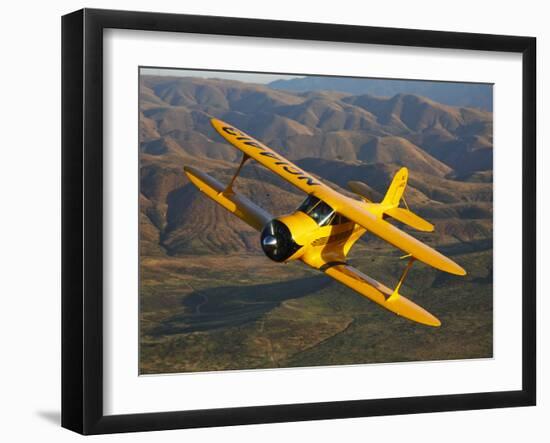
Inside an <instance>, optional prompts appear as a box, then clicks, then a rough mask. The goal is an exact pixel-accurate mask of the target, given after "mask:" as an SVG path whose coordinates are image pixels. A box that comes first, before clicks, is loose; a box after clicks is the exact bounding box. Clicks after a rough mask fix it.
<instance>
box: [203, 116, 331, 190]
mask: <svg viewBox="0 0 550 443" xmlns="http://www.w3.org/2000/svg"><path fill="white" fill-rule="evenodd" d="M211 123H212V126H214V129H216V131H218V132H219V134H220V135H221V136H222V137H223V138H225V139H226V140H227V141H228V142H229V143H231V144H232V145H233V146H235V147H236V148H237V149H240V150H241V151H242V152H243V153H244V154H245V155H247V156H249V157H251V158H253V159H254V160H256V161H257V162H258V163H260V164H262V165H263V166H265V167H266V168H267V169H269V170H270V171H272V172H274V173H275V174H277V175H278V176H280V177H281V178H283V179H285V180H286V181H288V182H290V183H292V184H293V185H294V186H296V187H297V188H298V189H301V190H302V191H304V192H307V193H308V194H311V193H313V192H314V191H316V195H317V192H320V193H321V194H323V195H324V194H325V193H330V192H331V191H332V192H333V193H335V194H337V195H338V193H337V192H336V191H333V190H332V189H331V188H329V187H328V186H327V185H325V184H323V183H321V182H320V181H319V180H317V179H316V178H314V177H312V176H311V175H309V174H308V173H307V172H305V171H303V170H302V169H300V168H299V167H298V166H296V165H295V164H293V163H291V162H290V161H288V160H286V159H285V158H284V157H283V156H281V155H279V154H277V153H276V152H275V151H273V150H272V149H271V148H268V147H267V146H266V145H264V144H263V143H260V142H259V141H258V140H256V139H254V138H252V137H251V136H249V135H248V134H245V133H244V132H242V131H241V130H239V129H237V128H235V127H234V126H231V125H230V124H228V123H225V122H223V121H221V120H218V119H215V118H213V119H212V120H211Z"/></svg>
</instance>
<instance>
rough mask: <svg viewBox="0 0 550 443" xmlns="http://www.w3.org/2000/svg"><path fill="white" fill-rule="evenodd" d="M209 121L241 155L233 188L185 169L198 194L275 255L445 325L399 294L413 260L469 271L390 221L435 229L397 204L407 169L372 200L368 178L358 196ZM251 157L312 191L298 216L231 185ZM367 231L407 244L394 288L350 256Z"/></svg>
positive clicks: (357, 185) (357, 186)
mask: <svg viewBox="0 0 550 443" xmlns="http://www.w3.org/2000/svg"><path fill="white" fill-rule="evenodd" d="M211 123H212V125H213V126H214V128H215V129H216V131H218V132H219V133H220V135H221V136H222V137H223V138H225V139H226V140H227V141H228V142H229V143H231V144H232V145H233V146H234V147H236V148H237V149H239V150H241V151H242V152H243V157H242V161H241V163H240V165H239V167H238V168H237V171H236V172H235V175H234V176H233V178H232V179H231V181H230V182H229V184H228V185H223V184H221V183H220V182H219V181H218V180H216V179H214V178H213V177H211V176H209V175H208V174H205V173H204V172H201V171H198V170H197V169H195V168H192V167H187V166H186V167H185V168H184V170H185V173H186V174H187V177H188V178H189V180H190V181H191V182H192V183H193V184H194V185H195V186H196V187H197V188H198V189H199V190H200V191H202V192H203V193H204V194H206V195H207V196H208V197H210V198H211V199H212V200H214V201H216V202H217V203H219V204H220V205H221V206H223V207H224V208H225V209H227V210H228V211H230V212H232V213H233V214H235V215H236V216H237V217H239V218H240V219H242V220H243V221H244V222H246V223H248V224H249V225H250V226H252V227H253V228H255V229H257V230H258V231H260V232H261V238H260V239H261V246H262V249H263V251H264V253H265V254H266V255H267V256H268V257H269V258H270V259H272V260H274V261H276V262H288V261H290V260H301V261H302V262H304V263H305V264H307V265H309V266H311V267H313V268H315V269H318V270H320V271H322V272H324V273H325V274H327V275H329V276H330V277H332V278H334V279H335V280H337V281H339V282H340V283H343V284H344V285H346V286H348V287H350V288H351V289H353V290H355V291H356V292H358V293H359V294H361V295H363V296H365V297H367V298H369V299H370V300H372V301H374V302H375V303H377V304H379V305H380V306H382V307H384V308H386V309H388V310H390V311H392V312H394V313H395V314H398V315H400V316H403V317H405V318H407V319H409V320H412V321H415V322H418V323H422V324H425V325H429V326H440V325H441V322H440V321H439V320H438V319H437V318H436V317H434V316H433V315H432V314H430V313H429V312H428V311H426V310H425V309H423V308H421V307H420V306H418V305H416V304H415V303H413V302H412V301H410V300H409V299H407V298H405V297H404V296H402V295H401V294H400V293H399V290H400V288H401V286H402V284H403V281H404V280H405V277H406V276H407V273H408V271H409V269H410V268H411V266H412V264H413V262H414V261H415V260H419V261H421V262H424V263H425V264H427V265H430V266H432V267H434V268H436V269H439V270H441V271H445V272H448V273H450V274H455V275H466V271H465V270H464V269H463V268H462V267H460V266H459V265H458V264H456V263H455V262H454V261H452V260H451V259H449V258H447V257H445V256H444V255H442V254H441V253H439V252H437V251H436V250H434V249H432V248H431V247H429V246H427V245H425V244H424V243H422V242H421V241H419V240H417V239H416V238H414V237H412V236H411V235H409V234H407V233H406V232H404V231H402V230H400V229H399V228H397V227H395V226H394V225H392V224H390V223H389V222H387V221H386V220H385V219H386V217H391V218H393V219H395V220H397V221H399V222H401V223H404V224H406V225H408V226H411V227H413V228H415V229H417V230H420V231H426V232H431V231H433V230H434V226H433V225H432V224H431V223H429V222H427V221H426V220H424V219H422V218H421V217H419V216H418V215H416V214H414V213H413V212H411V211H410V210H409V209H408V208H402V207H399V206H400V203H401V200H402V197H403V192H404V191H405V187H406V185H407V179H408V171H407V168H401V169H400V170H399V171H398V172H397V173H396V175H395V177H394V178H393V181H392V182H391V185H390V187H389V188H388V191H387V193H386V195H385V197H384V199H383V200H382V202H380V203H373V202H371V201H370V200H369V199H368V198H367V197H366V195H365V194H366V192H365V185H364V184H363V183H361V182H350V183H349V186H350V188H351V190H352V191H353V192H354V193H355V194H357V195H358V197H359V198H360V200H356V199H353V198H350V197H347V196H345V195H342V194H341V193H339V192H337V191H335V190H334V189H332V188H330V187H328V186H327V185H325V184H323V183H321V181H320V180H318V179H317V178H315V177H313V176H311V175H309V174H308V173H306V172H305V171H303V170H302V169H300V168H299V167H297V166H296V165H294V164H292V163H291V162H289V161H288V160H286V159H285V158H283V157H282V156H281V155H279V154H277V153H276V152H275V151H273V150H272V149H270V148H268V147H267V146H265V145H264V144H262V143H260V142H259V141H258V140H255V139H254V138H252V137H250V136H249V135H247V134H245V133H244V132H242V131H240V130H238V129H237V128H235V127H233V126H231V125H229V124H227V123H224V122H222V121H220V120H217V119H212V120H211ZM248 159H254V160H256V161H257V162H259V163H260V164H262V165H263V166H265V167H266V168H267V169H269V170H270V171H272V172H273V173H275V174H277V175H279V176H280V177H282V178H283V179H285V180H286V181H288V182H290V183H291V184H293V185H294V186H296V187H297V188H299V189H300V190H302V191H304V192H305V193H306V194H308V195H307V198H306V199H305V200H304V202H303V203H302V204H301V205H300V206H299V207H298V209H297V210H296V211H295V212H294V213H292V214H289V215H284V216H282V217H273V216H272V215H270V214H269V213H267V212H266V211H265V210H263V209H262V208H260V207H259V206H257V205H256V204H254V203H253V202H252V201H250V200H249V199H248V198H246V197H245V196H243V195H240V194H238V193H236V192H234V190H233V183H234V182H235V179H236V178H237V176H238V175H239V172H240V171H241V168H242V167H243V165H244V163H245V162H246V161H247V160H248ZM367 231H368V232H371V233H372V234H374V235H376V236H378V237H380V238H381V239H383V240H385V241H387V242H388V243H390V244H392V245H393V246H395V247H396V248H399V249H401V250H402V251H403V252H405V256H404V257H403V258H406V257H407V258H409V261H408V264H407V265H406V267H405V269H404V271H403V273H402V275H401V277H400V278H399V281H398V283H397V286H396V287H395V289H393V290H391V289H390V288H388V287H387V286H385V285H383V284H382V283H379V282H378V281H376V280H375V279H373V278H371V277H369V276H367V275H365V274H363V273H362V272H360V271H359V270H357V269H355V268H353V267H352V266H350V265H349V264H348V263H347V261H346V257H347V255H348V253H349V251H350V249H351V247H352V246H353V244H354V243H355V242H356V241H357V240H358V239H359V238H360V237H361V236H362V235H363V234H365V233H366V232H367Z"/></svg>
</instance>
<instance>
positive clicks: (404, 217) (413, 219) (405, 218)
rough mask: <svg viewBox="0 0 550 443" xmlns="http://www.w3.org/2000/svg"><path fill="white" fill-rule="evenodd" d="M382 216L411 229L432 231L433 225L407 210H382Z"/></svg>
mask: <svg viewBox="0 0 550 443" xmlns="http://www.w3.org/2000/svg"><path fill="white" fill-rule="evenodd" d="M384 214H386V215H389V216H390V217H392V218H394V219H396V220H397V221H399V222H401V223H405V224H406V225H407V226H410V227H411V228H414V229H418V230H419V231H424V232H432V231H433V230H434V225H432V224H431V223H430V222H429V221H426V220H424V219H423V218H422V217H419V216H418V215H416V214H415V213H414V212H412V211H409V210H408V209H404V208H390V209H386V210H384Z"/></svg>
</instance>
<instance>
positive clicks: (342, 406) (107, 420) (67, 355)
mask: <svg viewBox="0 0 550 443" xmlns="http://www.w3.org/2000/svg"><path fill="white" fill-rule="evenodd" d="M106 28H118V29H134V30H149V31H172V32H186V33H189V32H193V33H200V34H218V35H233V36H249V37H270V38H282V39H301V40H318V41H333V42H353V43H371V44H379V45H398V46H420V47H433V48H454V49H470V50H483V51H504V52H514V53H521V54H522V55H523V59H522V60H523V61H522V63H523V120H522V130H523V146H522V152H523V208H522V209H523V268H522V279H523V281H522V288H523V294H522V309H523V310H522V324H523V326H522V333H523V336H522V346H523V348H522V358H523V361H522V389H521V390H518V391H505V392H487V393H473V394H458V395H437V396H423V397H406V398H393V399H373V400H357V401H336V402H324V403H307V404H291V405H269V406H261V407H237V408H225V409H209V410H197V411H174V412H161V413H143V414H130V415H112V416H105V415H104V414H103V408H102V404H103V375H102V371H103V369H102V368H103V344H102V325H103V319H102V308H103V300H102V284H103V280H102V266H103V248H102V242H103V233H102V229H103V228H102V220H103V213H102V205H103V199H102V192H103V182H102V177H103V166H102V162H103V148H102V138H103V125H102V118H103V111H102V109H103V98H102V94H103V85H102V82H103V30H104V29H106ZM535 85H536V39H535V38H533V37H515V36H502V35H486V34H471V33H456V32H441V31H422V30H412V29H392V28H376V27H363V26H349V25H335V24H320V23H301V22H283V21H273V20H256V19H243V18H228V17H210V16H194V15H177V14H160V13H148V12H127V11H109V10H97V9H83V10H80V11H76V12H73V13H71V14H68V15H65V16H64V17H63V18H62V200H63V204H62V272H63V274H62V420H61V421H62V426H63V427H65V428H68V429H71V430H73V431H76V432H79V433H82V434H103V433H115V432H131V431H150V430H161V429H178V428H194V427H211V426H228V425H239V424H253V423H273V422H284V421H302V420H320V419H329V418H346V417H363V416H378V415H390V414H412V413H424V412H436V411H456V410H467V409H486V408H501V407H513V406H530V405H535V404H536V341H535V340H536V315H535V314H536V118H535V117H536V89H535V88H536V86H535Z"/></svg>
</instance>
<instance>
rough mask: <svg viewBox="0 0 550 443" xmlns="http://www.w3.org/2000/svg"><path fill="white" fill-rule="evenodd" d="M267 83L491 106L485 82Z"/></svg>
mask: <svg viewBox="0 0 550 443" xmlns="http://www.w3.org/2000/svg"><path fill="white" fill-rule="evenodd" d="M269 86H270V87H272V88H274V89H281V90H285V91H293V92H306V91H316V90H324V91H341V92H348V93H351V94H353V95H364V94H370V95H376V96H381V97H392V96H394V95H397V94H415V95H421V96H424V97H427V98H430V99H432V100H434V101H437V102H440V103H444V104H446V105H451V106H468V107H472V108H479V109H482V110H484V111H492V109H493V87H492V85H491V84H487V83H465V82H449V81H439V82H434V81H426V80H393V79H381V78H350V77H331V76H307V77H298V78H293V79H286V80H283V79H281V80H275V81H273V82H271V83H270V84H269Z"/></svg>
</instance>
